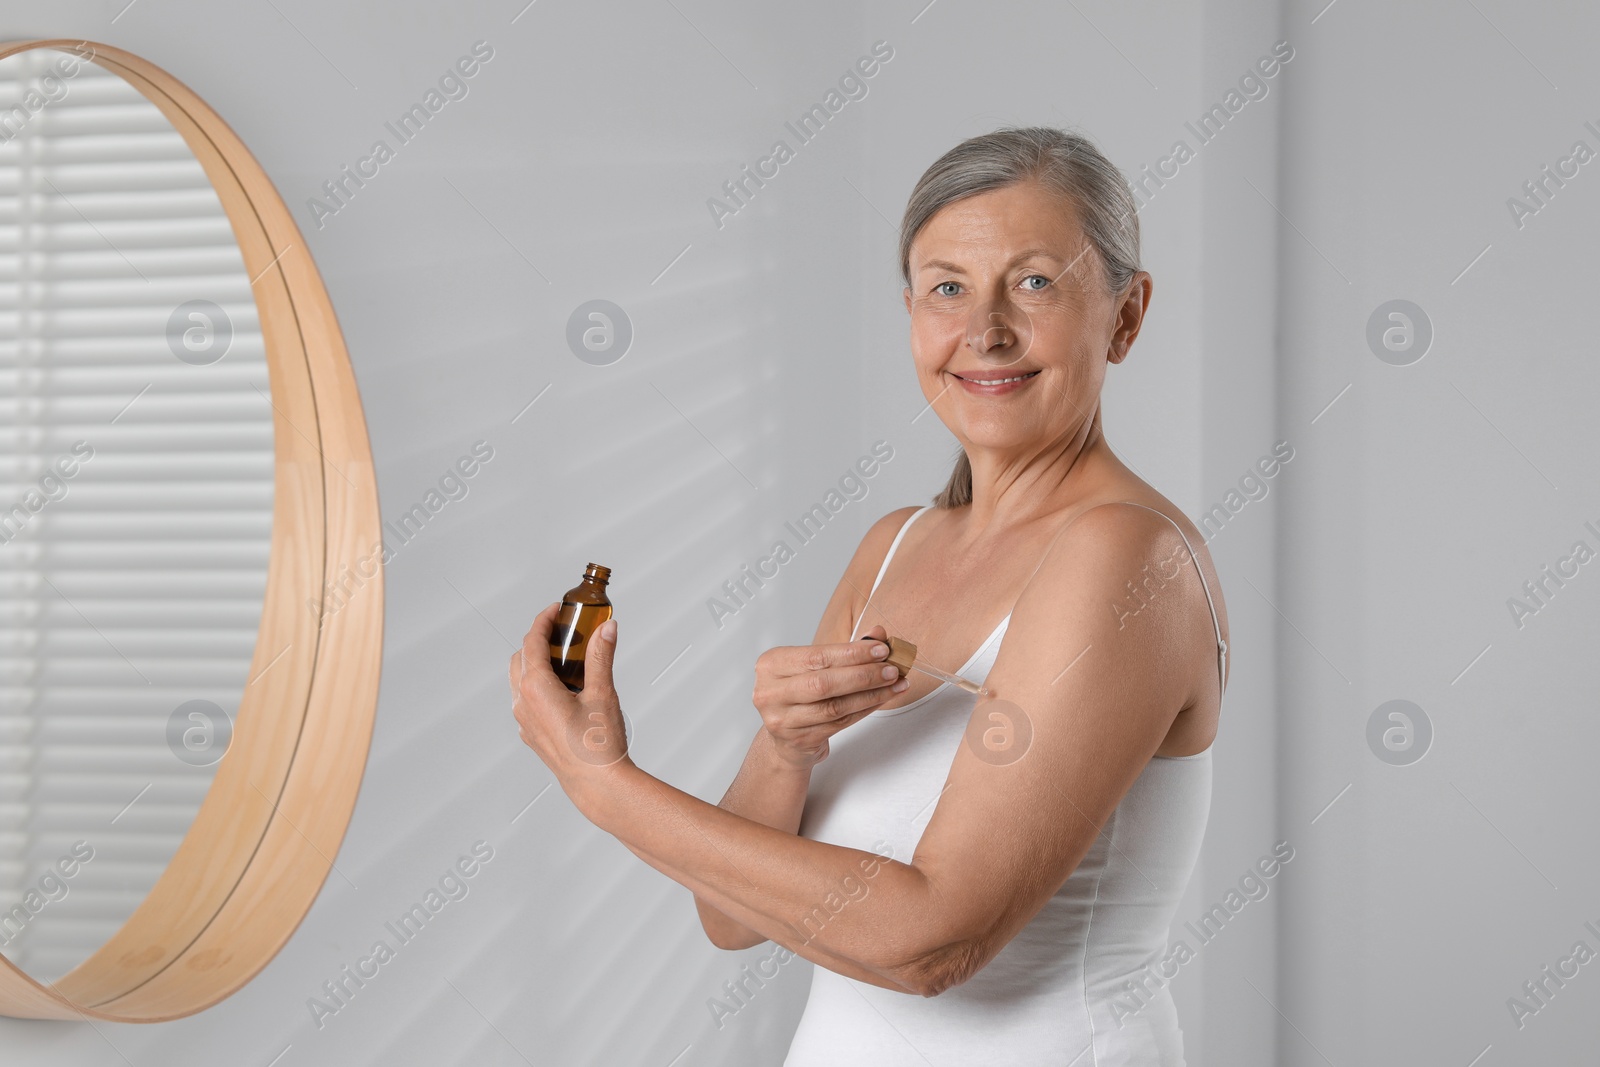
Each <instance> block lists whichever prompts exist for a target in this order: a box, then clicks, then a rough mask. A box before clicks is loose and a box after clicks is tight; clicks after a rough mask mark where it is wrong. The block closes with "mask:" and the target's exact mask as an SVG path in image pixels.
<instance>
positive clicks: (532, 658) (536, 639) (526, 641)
mask: <svg viewBox="0 0 1600 1067" xmlns="http://www.w3.org/2000/svg"><path fill="white" fill-rule="evenodd" d="M560 610H561V602H560V601H553V602H552V603H551V604H550V606H549V607H547V608H545V609H544V610H543V611H541V612H539V614H537V615H535V616H534V617H533V625H532V626H530V627H529V628H528V633H527V636H525V637H523V639H522V648H521V649H519V650H518V652H517V656H518V658H519V662H518V664H517V675H516V677H517V684H518V685H519V686H520V685H521V684H522V681H523V679H524V678H525V677H527V676H528V675H533V676H535V677H537V676H540V675H548V676H549V678H550V680H551V681H559V680H558V679H556V673H555V671H554V670H552V669H551V667H550V633H551V630H552V629H553V627H554V625H555V619H556V614H557V613H558V612H559V611H560ZM539 684H544V683H543V682H542V681H541V682H540V683H539ZM562 688H563V689H564V688H566V687H565V686H562Z"/></svg>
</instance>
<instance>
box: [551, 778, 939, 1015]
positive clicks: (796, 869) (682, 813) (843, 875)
mask: <svg viewBox="0 0 1600 1067" xmlns="http://www.w3.org/2000/svg"><path fill="white" fill-rule="evenodd" d="M569 793H571V795H572V796H573V799H574V801H575V802H577V803H578V805H579V807H580V809H581V810H582V811H583V812H584V814H585V815H586V816H587V817H588V818H589V820H590V821H591V822H593V823H594V824H595V825H596V826H598V827H600V828H601V829H603V830H605V831H606V832H607V833H610V834H611V835H613V836H614V837H616V838H617V839H618V840H619V841H621V842H623V844H625V845H627V846H628V847H629V848H630V849H633V850H635V853H636V854H637V855H639V856H640V858H642V859H644V860H645V862H647V863H650V864H651V865H652V866H654V867H656V868H657V869H658V870H660V871H661V872H662V873H663V874H666V875H667V876H668V877H670V878H672V879H673V880H674V881H677V882H678V883H680V884H681V885H683V886H685V887H686V888H688V889H689V890H690V891H691V892H693V893H694V894H695V895H696V896H697V897H701V898H703V899H705V900H706V901H707V902H708V903H709V904H710V905H711V906H712V907H714V908H716V909H717V910H718V911H720V912H722V913H723V914H725V915H727V916H729V917H730V918H732V919H734V920H735V921H737V922H740V923H742V924H744V925H745V926H747V927H749V928H750V929H751V930H753V931H755V932H756V933H758V934H759V935H761V936H762V937H764V938H770V939H771V940H773V941H775V942H777V943H778V944H780V945H783V946H784V947H785V948H789V949H791V950H792V951H794V952H795V953H796V954H798V955H800V956H804V957H805V958H806V959H809V960H811V961H813V962H814V963H818V964H820V965H822V966H825V967H829V968H830V969H833V970H840V971H841V973H843V968H844V966H845V965H850V966H853V967H855V968H859V970H860V971H861V972H866V973H870V974H873V975H876V976H877V977H878V978H880V979H882V981H879V982H877V983H876V984H879V985H884V986H886V988H896V989H910V988H913V986H914V982H915V980H916V979H917V978H918V976H919V975H918V972H917V967H918V964H919V962H920V961H921V960H922V958H923V957H924V956H925V955H926V954H927V953H928V952H929V951H931V950H932V949H933V948H934V944H933V941H932V940H930V937H931V927H930V926H929V924H930V923H931V922H932V921H933V918H932V917H933V916H935V915H936V914H937V911H936V908H935V905H936V903H937V901H936V898H935V897H934V895H933V893H932V887H931V886H930V884H929V882H928V880H927V879H926V878H925V877H924V876H923V874H922V872H920V871H918V870H917V869H916V868H915V867H912V866H910V865H909V864H905V863H899V862H897V861H894V860H888V859H884V858H883V857H880V856H877V855H874V854H873V853H870V852H866V851H863V850H861V849H854V848H845V847H843V846H839V845H830V844H825V843H823V842H820V841H811V840H808V839H806V838H803V837H798V836H796V835H794V834H793V833H790V832H787V831H784V830H779V829H776V828H774V827H770V826H766V825H764V824H762V823H758V822H755V821H753V820H751V819H748V818H745V817H743V816H739V815H735V814H734V813H732V812H729V811H725V810H723V809H722V808H720V807H717V806H715V805H711V804H707V803H706V802H705V801H702V800H700V799H698V798H696V797H694V796H691V795H690V794H688V793H685V792H683V791H682V790H679V789H676V788H674V787H672V786H670V785H668V784H667V783H665V782H662V781H660V780H658V779H656V778H653V777H651V776H650V775H648V774H646V773H645V772H644V771H641V770H639V768H637V767H636V766H634V765H633V764H632V763H631V762H630V761H624V763H622V764H618V765H616V766H614V767H611V768H607V769H606V770H605V771H603V772H600V773H599V775H598V776H597V777H594V778H589V779H586V780H585V781H583V782H576V783H573V786H572V788H570V789H569ZM668 857H670V859H669V858H668ZM919 922H920V923H922V924H923V928H922V929H920V930H919V929H918V927H917V925H916V924H917V923H919Z"/></svg>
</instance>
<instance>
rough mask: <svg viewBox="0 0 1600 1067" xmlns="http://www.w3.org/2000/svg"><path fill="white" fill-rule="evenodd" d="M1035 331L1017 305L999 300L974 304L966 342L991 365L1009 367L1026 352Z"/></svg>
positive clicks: (979, 356)
mask: <svg viewBox="0 0 1600 1067" xmlns="http://www.w3.org/2000/svg"><path fill="white" fill-rule="evenodd" d="M1031 335H1032V331H1031V330H1029V329H1028V328H1027V326H1026V322H1025V317H1024V316H1021V315H1019V313H1018V312H1017V311H1016V309H1014V308H1012V307H1010V306H1009V305H1006V304H1004V303H1003V302H996V303H993V304H989V305H987V306H986V307H982V308H974V309H973V314H972V318H971V319H970V320H969V321H968V323H967V346H968V347H969V348H971V349H972V351H973V352H974V353H975V354H976V355H977V356H978V358H980V359H982V360H983V361H984V363H985V364H987V365H989V366H992V367H1009V366H1011V365H1012V364H1013V363H1016V362H1018V361H1019V360H1021V359H1022V357H1023V356H1025V355H1027V352H1028V342H1029V340H1030V339H1031Z"/></svg>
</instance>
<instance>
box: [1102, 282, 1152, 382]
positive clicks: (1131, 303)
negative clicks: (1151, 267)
mask: <svg viewBox="0 0 1600 1067" xmlns="http://www.w3.org/2000/svg"><path fill="white" fill-rule="evenodd" d="M1154 288H1155V281H1154V279H1153V278H1151V277H1150V272H1149V271H1143V270H1142V271H1139V272H1138V273H1137V274H1135V275H1134V276H1133V280H1132V281H1131V282H1129V283H1128V290H1127V292H1126V293H1125V294H1124V295H1123V297H1122V303H1121V304H1120V305H1118V307H1117V322H1116V327H1115V328H1114V329H1113V330H1112V331H1111V343H1110V345H1109V346H1108V348H1107V350H1106V362H1108V363H1121V362H1122V361H1123V360H1125V359H1127V358H1128V349H1130V348H1132V347H1133V340H1134V338H1136V337H1138V336H1139V328H1140V327H1141V326H1142V325H1144V313H1145V311H1146V310H1147V309H1148V308H1149V307H1150V294H1151V292H1152V291H1153V290H1154Z"/></svg>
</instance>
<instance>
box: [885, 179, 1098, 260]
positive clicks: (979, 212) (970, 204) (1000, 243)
mask: <svg viewBox="0 0 1600 1067" xmlns="http://www.w3.org/2000/svg"><path fill="white" fill-rule="evenodd" d="M1082 245H1083V230H1082V229H1081V227H1080V226H1079V225H1078V213H1077V210H1076V208H1075V206H1074V204H1073V203H1072V200H1071V198H1070V197H1067V196H1065V195H1063V194H1061V193H1057V192H1055V191H1053V190H1050V189H1047V188H1045V187H1044V186H1042V185H1040V184H1039V183H1038V182H1034V181H1029V182H1019V183H1016V184H1013V185H1007V186H1003V187H1001V188H999V189H990V190H988V191H986V192H982V193H976V194H974V195H972V196H967V197H962V198H961V199H960V200H956V201H954V202H952V203H949V204H946V205H945V206H944V207H942V208H940V209H939V210H938V211H937V212H935V213H934V216H933V217H932V218H931V219H929V220H928V222H927V223H926V224H925V225H924V226H923V227H922V229H921V230H919V231H918V232H917V236H916V238H915V239H914V240H913V241H912V242H911V269H912V270H917V269H919V268H920V267H921V265H922V264H923V263H924V262H925V261H926V260H929V259H948V260H972V261H978V262H982V261H988V260H1001V261H1003V260H1006V259H1009V258H1010V257H1011V256H1012V255H1013V254H1014V253H1015V252H1016V251H1019V250H1022V249H1027V248H1048V249H1052V250H1053V251H1054V252H1055V253H1056V254H1057V255H1059V256H1062V257H1063V258H1067V259H1070V258H1071V257H1072V256H1074V255H1076V254H1077V251H1078V249H1080V248H1081V247H1082Z"/></svg>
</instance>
